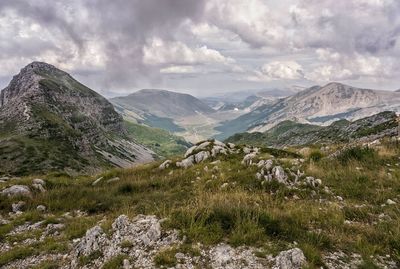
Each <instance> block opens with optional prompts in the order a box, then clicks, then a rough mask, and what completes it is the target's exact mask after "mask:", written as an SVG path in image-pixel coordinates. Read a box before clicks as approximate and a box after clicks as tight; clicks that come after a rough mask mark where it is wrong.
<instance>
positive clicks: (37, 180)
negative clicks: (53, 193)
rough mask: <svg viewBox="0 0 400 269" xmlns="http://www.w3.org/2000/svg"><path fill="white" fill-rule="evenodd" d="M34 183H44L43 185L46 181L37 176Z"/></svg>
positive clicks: (43, 184)
mask: <svg viewBox="0 0 400 269" xmlns="http://www.w3.org/2000/svg"><path fill="white" fill-rule="evenodd" d="M32 183H33V184H39V185H42V186H45V185H46V182H45V181H44V180H43V179H40V178H35V179H34V180H32Z"/></svg>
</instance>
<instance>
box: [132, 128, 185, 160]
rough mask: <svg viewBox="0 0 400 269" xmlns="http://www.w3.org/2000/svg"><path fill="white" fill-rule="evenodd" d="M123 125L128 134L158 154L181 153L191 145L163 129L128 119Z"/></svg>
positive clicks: (165, 155)
mask: <svg viewBox="0 0 400 269" xmlns="http://www.w3.org/2000/svg"><path fill="white" fill-rule="evenodd" d="M125 126H126V128H127V130H128V132H129V135H130V136H131V137H132V138H133V139H134V140H136V141H138V142H139V143H140V144H143V145H145V146H147V147H149V148H150V149H152V150H153V151H154V152H156V153H157V154H158V155H160V156H164V157H168V156H176V155H181V154H183V153H184V152H185V151H186V150H187V148H188V147H190V146H191V144H190V143H188V142H186V141H185V139H184V138H181V137H178V136H176V135H173V134H172V133H170V132H168V131H166V130H163V129H158V128H153V127H148V126H145V125H140V124H136V123H132V122H129V121H125Z"/></svg>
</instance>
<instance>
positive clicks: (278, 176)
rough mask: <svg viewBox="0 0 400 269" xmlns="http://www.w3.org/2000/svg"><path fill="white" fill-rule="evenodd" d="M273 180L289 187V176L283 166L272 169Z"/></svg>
mask: <svg viewBox="0 0 400 269" xmlns="http://www.w3.org/2000/svg"><path fill="white" fill-rule="evenodd" d="M272 178H273V179H275V180H276V181H278V182H279V183H282V184H285V185H288V176H287V174H286V173H285V170H283V168H282V167H281V166H275V167H274V168H272Z"/></svg>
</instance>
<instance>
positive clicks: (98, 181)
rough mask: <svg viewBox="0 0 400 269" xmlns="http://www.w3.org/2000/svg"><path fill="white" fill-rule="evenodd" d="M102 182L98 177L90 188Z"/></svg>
mask: <svg viewBox="0 0 400 269" xmlns="http://www.w3.org/2000/svg"><path fill="white" fill-rule="evenodd" d="M102 180H103V177H99V178H98V179H96V180H95V181H93V183H92V186H96V185H97V184H99V183H100V181H102Z"/></svg>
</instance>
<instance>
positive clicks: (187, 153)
mask: <svg viewBox="0 0 400 269" xmlns="http://www.w3.org/2000/svg"><path fill="white" fill-rule="evenodd" d="M196 148H197V146H192V147H190V148H189V149H188V150H187V151H186V152H185V155H184V156H185V158H187V157H188V156H190V155H192V154H193V152H194V151H195V149H196Z"/></svg>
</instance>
